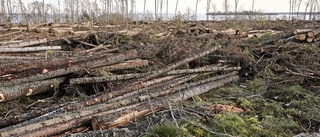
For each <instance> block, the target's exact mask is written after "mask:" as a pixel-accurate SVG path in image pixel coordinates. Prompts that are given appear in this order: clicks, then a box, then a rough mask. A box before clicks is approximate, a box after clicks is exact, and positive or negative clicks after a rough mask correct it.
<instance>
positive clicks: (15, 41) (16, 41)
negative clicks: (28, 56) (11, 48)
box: [0, 40, 22, 45]
mask: <svg viewBox="0 0 320 137" xmlns="http://www.w3.org/2000/svg"><path fill="white" fill-rule="evenodd" d="M21 42H22V40H13V41H12V40H10V41H4V42H0V45H5V44H16V43H21Z"/></svg>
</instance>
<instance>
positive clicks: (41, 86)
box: [0, 77, 66, 102]
mask: <svg viewBox="0 0 320 137" xmlns="http://www.w3.org/2000/svg"><path fill="white" fill-rule="evenodd" d="M65 79H66V78H63V77H62V78H55V79H49V80H43V81H37V82H30V83H26V84H20V85H15V86H12V87H0V102H4V101H9V100H13V99H17V98H20V97H24V96H32V95H36V94H40V93H44V92H47V91H50V90H53V89H58V87H59V84H60V83H62V82H63V81H65Z"/></svg>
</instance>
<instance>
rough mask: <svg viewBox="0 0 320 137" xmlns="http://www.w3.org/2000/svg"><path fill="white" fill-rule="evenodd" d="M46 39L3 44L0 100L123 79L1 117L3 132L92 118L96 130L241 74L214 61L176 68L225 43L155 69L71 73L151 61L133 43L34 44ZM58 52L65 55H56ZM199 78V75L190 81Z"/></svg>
mask: <svg viewBox="0 0 320 137" xmlns="http://www.w3.org/2000/svg"><path fill="white" fill-rule="evenodd" d="M43 43H47V40H46V39H39V40H36V41H27V42H26V41H25V42H18V43H13V44H2V46H0V52H1V53H2V54H1V56H0V57H1V58H2V60H1V67H0V103H1V102H6V101H10V100H14V99H18V98H22V97H25V96H32V95H36V94H40V93H44V92H48V91H54V90H57V89H59V88H60V89H61V86H72V85H77V84H90V83H104V82H108V81H121V83H122V84H119V85H118V86H115V87H110V88H105V90H104V91H101V92H99V93H97V94H95V95H92V96H90V97H88V98H87V99H85V100H79V101H75V102H68V103H66V104H60V105H57V106H52V107H48V108H43V109H40V110H35V111H31V112H28V113H25V114H21V115H17V116H11V117H6V118H1V120H0V128H1V129H0V136H20V135H23V136H50V135H57V134H60V133H63V132H65V131H69V130H71V129H73V128H76V127H79V126H83V125H85V124H87V123H91V125H92V128H93V129H94V130H99V129H109V128H112V127H117V126H119V125H123V124H126V123H127V122H128V121H129V120H133V119H135V118H137V117H141V116H144V115H146V114H147V113H150V112H154V111H157V110H160V109H163V108H168V107H169V108H170V107H171V105H170V104H171V103H175V102H178V101H181V100H186V99H188V98H190V97H193V96H196V95H200V94H203V93H205V92H208V91H210V90H212V89H214V88H217V87H221V86H223V85H225V84H227V83H230V82H233V81H237V80H238V79H239V77H238V76H237V71H238V70H240V67H231V66H227V65H221V64H212V65H208V66H203V67H199V68H195V69H177V68H179V67H180V66H182V65H185V64H187V63H189V62H191V61H194V60H196V59H199V58H202V57H204V56H206V55H208V54H210V53H212V52H214V51H215V50H218V49H219V48H221V46H214V47H211V48H209V49H207V50H204V51H199V52H198V53H195V54H194V55H192V56H191V57H188V58H185V59H183V60H180V61H178V62H176V63H173V64H171V65H168V66H167V67H165V68H162V69H159V70H154V71H151V72H146V73H133V74H119V75H108V76H101V75H100V76H95V77H80V78H73V77H72V75H71V74H83V73H90V72H91V71H94V70H95V69H99V68H103V69H104V70H108V71H116V70H121V69H132V68H137V67H146V66H148V61H147V60H141V59H139V57H138V53H137V51H136V50H135V49H132V50H127V51H122V52H118V50H117V49H116V48H111V47H110V46H107V45H99V46H95V47H94V48H91V49H88V50H84V51H81V52H76V53H75V52H71V51H61V48H62V47H61V46H35V45H43ZM115 51H117V52H115ZM22 52H23V54H22ZM37 54H41V55H43V54H45V58H43V56H41V58H37V56H36V55H37ZM55 54H63V55H64V56H59V58H57V57H56V56H55ZM28 55H32V56H28ZM12 59H14V61H13V60H12ZM222 72H223V73H222ZM195 78H196V79H201V80H198V81H192V80H193V79H195Z"/></svg>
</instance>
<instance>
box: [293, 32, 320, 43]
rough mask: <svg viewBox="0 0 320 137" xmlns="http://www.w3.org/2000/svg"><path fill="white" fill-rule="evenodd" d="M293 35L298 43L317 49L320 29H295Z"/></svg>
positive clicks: (319, 41)
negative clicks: (308, 44) (305, 43)
mask: <svg viewBox="0 0 320 137" xmlns="http://www.w3.org/2000/svg"><path fill="white" fill-rule="evenodd" d="M293 33H294V38H295V39H296V40H298V41H301V42H307V43H310V45H311V46H312V47H319V45H320V28H318V29H297V30H295V31H294V32H293Z"/></svg>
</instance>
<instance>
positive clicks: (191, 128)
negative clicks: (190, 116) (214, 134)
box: [181, 120, 210, 137]
mask: <svg viewBox="0 0 320 137" xmlns="http://www.w3.org/2000/svg"><path fill="white" fill-rule="evenodd" d="M190 122H192V123H193V124H190V123H185V124H183V125H182V126H181V128H182V129H183V130H182V131H183V136H196V137H209V136H210V133H208V132H206V131H205V130H203V129H202V128H201V127H206V128H207V126H206V125H204V124H202V123H200V122H198V121H197V120H191V121H190ZM197 125H198V126H197ZM200 126H201V127H200Z"/></svg>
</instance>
